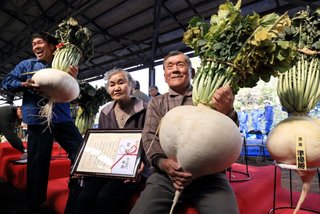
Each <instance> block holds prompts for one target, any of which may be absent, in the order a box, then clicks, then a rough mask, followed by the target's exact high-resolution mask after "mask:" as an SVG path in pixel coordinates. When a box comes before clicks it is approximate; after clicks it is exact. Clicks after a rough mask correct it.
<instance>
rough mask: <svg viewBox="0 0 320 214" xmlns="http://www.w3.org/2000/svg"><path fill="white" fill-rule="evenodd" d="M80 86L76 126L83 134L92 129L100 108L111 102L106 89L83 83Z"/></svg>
mask: <svg viewBox="0 0 320 214" xmlns="http://www.w3.org/2000/svg"><path fill="white" fill-rule="evenodd" d="M79 85H80V95H79V97H78V98H77V99H76V100H75V102H76V103H77V104H78V110H77V116H76V121H75V124H76V126H77V127H78V129H79V131H80V133H81V134H84V133H85V132H86V130H87V129H89V128H92V126H93V123H94V119H95V117H96V114H97V113H98V112H99V108H100V106H102V105H104V104H105V103H107V102H109V101H110V100H111V97H110V95H109V94H108V93H107V90H106V89H105V88H104V87H100V88H94V87H93V86H91V85H90V84H89V83H87V82H85V81H82V82H80V83H79Z"/></svg>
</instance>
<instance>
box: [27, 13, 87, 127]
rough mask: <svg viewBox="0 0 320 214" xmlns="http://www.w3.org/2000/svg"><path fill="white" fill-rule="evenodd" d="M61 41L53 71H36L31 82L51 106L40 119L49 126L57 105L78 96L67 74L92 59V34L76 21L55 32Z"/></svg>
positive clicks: (69, 20)
mask: <svg viewBox="0 0 320 214" xmlns="http://www.w3.org/2000/svg"><path fill="white" fill-rule="evenodd" d="M55 36H56V38H57V39H58V41H59V45H57V49H56V51H55V52H54V58H53V61H52V68H50V69H49V68H46V69H42V70H39V71H37V72H36V73H35V74H34V75H33V77H32V79H33V80H34V82H35V84H36V85H38V86H39V87H40V90H41V91H42V92H43V96H45V97H46V98H48V100H49V101H48V103H47V104H46V105H44V106H42V107H41V109H40V112H39V115H40V117H43V118H46V121H47V122H48V125H49V124H50V122H51V118H52V108H53V106H54V103H56V102H62V103H63V102H70V101H71V100H74V99H76V98H77V96H78V95H79V92H80V89H79V84H78V82H77V81H76V80H75V79H74V78H73V77H72V76H71V75H69V74H68V73H66V72H68V69H69V66H70V65H73V66H77V65H78V64H79V62H80V60H81V59H82V60H87V59H89V58H90V57H92V56H93V43H92V34H91V31H90V30H89V29H87V28H85V27H81V26H79V24H78V22H77V21H76V20H75V19H74V18H72V17H71V18H69V19H68V20H64V21H62V23H61V24H59V26H58V29H57V30H56V35H55Z"/></svg>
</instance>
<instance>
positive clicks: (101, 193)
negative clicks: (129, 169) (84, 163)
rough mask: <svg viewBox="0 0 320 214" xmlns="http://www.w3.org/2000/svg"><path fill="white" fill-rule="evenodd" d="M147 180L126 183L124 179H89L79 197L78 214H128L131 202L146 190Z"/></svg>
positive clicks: (86, 179) (86, 180)
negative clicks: (139, 192) (136, 194)
mask: <svg viewBox="0 0 320 214" xmlns="http://www.w3.org/2000/svg"><path fill="white" fill-rule="evenodd" d="M144 184H145V179H144V178H143V179H141V180H140V181H138V182H134V183H124V180H122V179H112V178H95V177H87V178H85V179H84V187H83V189H82V191H81V194H80V196H79V197H78V201H77V205H76V208H75V210H76V211H75V213H76V214H87V213H94V214H101V213H104V214H107V213H110V214H127V213H128V212H129V210H128V208H129V206H130V200H131V198H132V196H133V194H135V193H136V192H138V191H140V190H141V189H142V188H144Z"/></svg>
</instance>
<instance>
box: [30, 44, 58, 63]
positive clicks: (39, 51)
mask: <svg viewBox="0 0 320 214" xmlns="http://www.w3.org/2000/svg"><path fill="white" fill-rule="evenodd" d="M54 50H55V46H54V45H52V44H49V43H47V42H46V41H45V40H44V39H42V38H34V39H33V40H32V51H33V53H34V55H35V56H36V57H37V59H38V60H41V61H45V62H47V63H50V62H51V61H52V59H53V52H54Z"/></svg>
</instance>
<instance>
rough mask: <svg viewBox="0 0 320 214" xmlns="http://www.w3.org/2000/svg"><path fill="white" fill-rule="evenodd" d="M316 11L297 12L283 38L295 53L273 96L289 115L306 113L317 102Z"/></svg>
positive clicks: (319, 26)
mask: <svg viewBox="0 0 320 214" xmlns="http://www.w3.org/2000/svg"><path fill="white" fill-rule="evenodd" d="M319 17H320V9H318V10H316V11H314V12H313V13H310V10H309V8H307V9H306V10H303V11H299V12H297V13H296V14H295V15H294V17H293V18H292V25H291V26H290V27H287V28H286V29H285V38H286V39H287V40H290V41H291V42H292V43H294V44H295V45H296V47H297V48H298V50H299V52H298V53H297V55H296V60H295V63H294V65H293V66H292V67H291V68H290V69H289V70H288V71H287V72H286V73H284V74H282V75H281V76H280V77H279V81H278V87H277V93H278V96H279V99H280V103H281V105H282V106H283V107H284V108H285V109H286V110H287V111H288V113H289V114H293V115H296V114H299V115H300V114H302V115H305V114H307V113H308V112H309V111H310V110H311V109H313V108H314V107H315V105H316V104H317V103H318V102H319V101H320V90H319V89H318V86H319V81H320V79H319V78H320V62H319V60H320V59H319V55H320V18H319Z"/></svg>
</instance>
